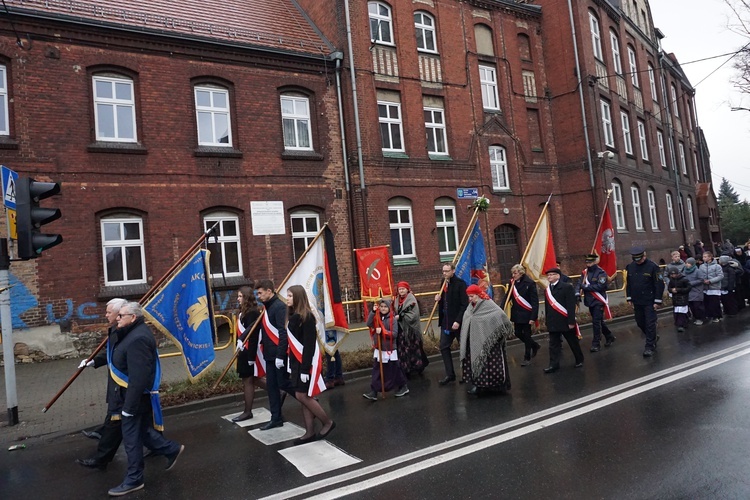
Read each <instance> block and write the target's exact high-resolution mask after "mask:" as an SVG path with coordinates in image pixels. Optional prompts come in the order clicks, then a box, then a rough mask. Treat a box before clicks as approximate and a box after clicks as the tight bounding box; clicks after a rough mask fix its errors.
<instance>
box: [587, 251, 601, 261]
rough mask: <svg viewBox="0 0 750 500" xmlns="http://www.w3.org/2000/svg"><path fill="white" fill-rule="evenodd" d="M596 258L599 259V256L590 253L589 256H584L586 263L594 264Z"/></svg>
mask: <svg viewBox="0 0 750 500" xmlns="http://www.w3.org/2000/svg"><path fill="white" fill-rule="evenodd" d="M598 258H599V256H598V255H596V254H595V253H590V254H588V255H586V262H596V260H597V259H598Z"/></svg>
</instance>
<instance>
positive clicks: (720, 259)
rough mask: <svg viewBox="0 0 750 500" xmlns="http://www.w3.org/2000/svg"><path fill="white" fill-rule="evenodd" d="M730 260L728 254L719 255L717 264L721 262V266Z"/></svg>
mask: <svg viewBox="0 0 750 500" xmlns="http://www.w3.org/2000/svg"><path fill="white" fill-rule="evenodd" d="M730 260H731V259H730V258H729V255H722V256H721V257H719V264H721V265H722V266H723V265H724V264H729V261H730Z"/></svg>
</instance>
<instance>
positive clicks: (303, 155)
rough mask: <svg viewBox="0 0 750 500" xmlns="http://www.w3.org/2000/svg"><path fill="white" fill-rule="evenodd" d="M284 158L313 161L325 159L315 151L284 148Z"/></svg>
mask: <svg viewBox="0 0 750 500" xmlns="http://www.w3.org/2000/svg"><path fill="white" fill-rule="evenodd" d="M281 159H282V160H308V161H310V160H312V161H323V155H322V154H320V153H317V152H315V151H296V150H288V149H287V150H284V152H283V153H281Z"/></svg>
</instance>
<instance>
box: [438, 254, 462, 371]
mask: <svg viewBox="0 0 750 500" xmlns="http://www.w3.org/2000/svg"><path fill="white" fill-rule="evenodd" d="M443 284H444V286H443V289H442V290H441V291H440V293H438V294H436V295H435V302H437V303H438V321H439V323H440V334H441V335H440V354H441V355H442V356H443V364H444V365H445V377H444V378H442V379H440V381H439V382H438V383H439V384H440V385H446V384H448V383H450V382H453V381H455V380H456V372H455V371H454V369H453V356H452V355H451V345H453V341H454V340H459V338H460V336H461V321H463V318H464V312H465V311H466V307H467V306H468V305H469V296H468V295H466V283H465V282H464V280H462V279H461V278H459V277H458V276H456V265H455V264H453V263H446V264H443ZM459 342H460V340H459ZM462 382H463V380H462Z"/></svg>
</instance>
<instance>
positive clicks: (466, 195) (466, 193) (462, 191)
mask: <svg viewBox="0 0 750 500" xmlns="http://www.w3.org/2000/svg"><path fill="white" fill-rule="evenodd" d="M456 193H457V194H458V199H459V200H468V199H473V198H479V188H458V189H456Z"/></svg>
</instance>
